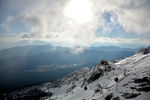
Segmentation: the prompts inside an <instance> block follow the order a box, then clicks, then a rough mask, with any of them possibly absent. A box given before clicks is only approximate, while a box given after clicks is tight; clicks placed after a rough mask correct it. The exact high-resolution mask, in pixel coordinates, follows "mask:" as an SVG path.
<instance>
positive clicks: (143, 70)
mask: <svg viewBox="0 0 150 100" xmlns="http://www.w3.org/2000/svg"><path fill="white" fill-rule="evenodd" d="M109 63H110V65H111V66H112V67H113V68H114V69H112V70H111V71H108V72H105V73H104V75H102V76H100V77H99V78H98V79H97V80H95V81H93V82H91V83H88V82H87V79H89V77H90V76H91V75H92V74H93V73H97V72H98V70H100V68H102V69H104V68H105V66H104V65H101V64H100V63H98V64H97V65H96V66H95V67H94V68H93V69H91V70H90V69H89V68H87V67H86V68H83V69H81V70H78V71H75V72H73V73H71V74H69V75H68V76H66V77H64V78H62V79H59V80H57V81H56V82H54V83H51V82H49V83H43V84H41V85H38V86H34V87H38V88H39V89H41V90H42V91H45V92H48V91H50V92H51V93H53V95H52V96H51V97H50V99H52V100H84V99H85V100H92V99H96V100H104V99H105V98H106V97H107V96H108V95H110V94H113V97H112V98H114V97H119V98H120V100H127V98H125V97H123V94H125V93H129V94H132V93H133V94H139V95H137V96H136V97H134V98H130V100H149V98H150V92H142V91H137V90H135V89H131V88H132V87H138V86H139V84H138V83H134V79H136V78H143V77H147V76H150V54H145V55H144V54H142V53H137V54H135V55H133V56H131V57H128V58H125V59H123V60H120V61H118V62H117V63H112V62H109ZM116 77H118V79H119V81H118V82H115V81H114V79H115V78H116ZM54 85H56V86H55V87H54ZM99 85H100V86H101V88H100V87H99ZM48 86H50V87H49V88H48ZM85 86H86V87H87V88H88V89H87V90H84V87H85ZM97 89H102V92H96V91H95V90H97ZM24 91H25V90H24ZM68 91H69V92H68ZM45 100H49V99H45Z"/></svg>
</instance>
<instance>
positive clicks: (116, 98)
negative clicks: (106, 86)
mask: <svg viewBox="0 0 150 100" xmlns="http://www.w3.org/2000/svg"><path fill="white" fill-rule="evenodd" d="M112 100H120V98H119V97H114V98H113V99H112Z"/></svg>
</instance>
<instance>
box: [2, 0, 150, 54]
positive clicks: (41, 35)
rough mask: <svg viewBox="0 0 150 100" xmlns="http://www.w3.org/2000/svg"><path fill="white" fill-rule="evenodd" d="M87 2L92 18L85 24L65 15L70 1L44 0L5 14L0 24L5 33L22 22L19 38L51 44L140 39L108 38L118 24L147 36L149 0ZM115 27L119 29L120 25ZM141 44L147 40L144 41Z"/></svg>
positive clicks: (148, 30)
mask: <svg viewBox="0 0 150 100" xmlns="http://www.w3.org/2000/svg"><path fill="white" fill-rule="evenodd" d="M29 1H30V0H29ZM78 1H80V0H78ZM84 1H87V0H84ZM88 1H89V2H90V3H91V19H90V20H89V21H88V22H86V23H79V22H77V21H75V20H74V19H71V18H70V17H67V16H65V12H64V11H65V8H66V5H68V3H69V2H70V0H43V1H40V2H36V3H35V4H34V6H33V7H32V6H30V7H29V8H27V9H25V8H24V11H22V12H21V13H20V14H18V15H17V16H10V17H8V19H7V20H6V21H4V23H3V24H2V25H1V27H3V29H6V30H7V31H8V32H12V31H13V30H17V29H15V27H14V26H16V25H20V24H21V25H22V24H23V25H22V26H21V29H22V32H21V33H23V34H22V38H30V39H45V40H48V41H50V42H51V43H59V42H61V43H64V44H67V45H69V46H70V47H76V46H86V47H88V46H90V45H91V44H92V43H94V42H100V43H103V42H105V43H107V42H110V43H111V42H112V43H118V42H120V41H121V42H126V43H129V42H134V41H135V40H138V39H140V37H138V38H137V37H136V36H135V37H134V39H132V38H131V39H130V38H129V39H123V38H120V37H119V36H118V37H117V36H116V37H115V38H113V37H109V36H108V35H109V34H111V32H112V30H113V29H116V28H118V26H121V27H123V29H124V30H125V31H126V32H127V33H131V34H132V33H135V34H140V35H141V36H142V35H143V34H146V35H148V36H149V33H150V28H149V27H150V20H149V16H150V12H149V10H150V6H149V5H150V1H149V0H142V1H141V0H136V1H135V0H88ZM78 3H80V2H78ZM80 6H81V5H80ZM74 10H75V9H74ZM76 14H78V13H76ZM88 14H89V13H88ZM77 17H79V16H77ZM84 17H85V16H84ZM87 17H88V16H87ZM77 19H79V18H77ZM81 20H82V19H81ZM12 28H13V29H12ZM24 28H25V29H24ZM97 30H101V31H100V32H99V36H97V35H96V31H97ZM117 30H118V31H120V30H119V28H118V29H117ZM114 34H115V33H114ZM120 34H126V33H125V32H124V33H123V32H122V33H120ZM104 36H105V37H104ZM143 43H150V42H149V41H148V40H146V41H145V42H143ZM74 50H75V52H74V51H73V53H76V52H82V51H83V50H82V48H76V49H74Z"/></svg>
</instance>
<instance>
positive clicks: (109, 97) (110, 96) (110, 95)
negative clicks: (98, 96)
mask: <svg viewBox="0 0 150 100" xmlns="http://www.w3.org/2000/svg"><path fill="white" fill-rule="evenodd" d="M112 97H113V94H112V93H110V94H109V95H107V96H106V97H105V100H111V98H112Z"/></svg>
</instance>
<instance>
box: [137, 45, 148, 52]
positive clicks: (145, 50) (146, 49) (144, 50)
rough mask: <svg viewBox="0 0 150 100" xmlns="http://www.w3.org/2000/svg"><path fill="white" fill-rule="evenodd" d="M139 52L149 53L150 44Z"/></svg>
mask: <svg viewBox="0 0 150 100" xmlns="http://www.w3.org/2000/svg"><path fill="white" fill-rule="evenodd" d="M138 53H143V54H148V53H150V46H148V47H147V48H142V49H140V50H139V51H138Z"/></svg>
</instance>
